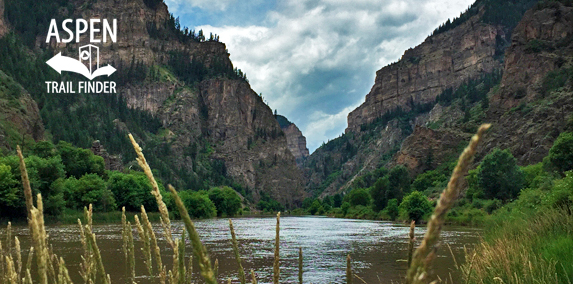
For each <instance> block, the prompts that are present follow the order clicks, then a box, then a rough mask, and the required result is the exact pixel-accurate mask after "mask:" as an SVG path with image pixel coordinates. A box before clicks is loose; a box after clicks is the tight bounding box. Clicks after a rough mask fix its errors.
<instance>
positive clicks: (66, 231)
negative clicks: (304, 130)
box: [2, 217, 480, 284]
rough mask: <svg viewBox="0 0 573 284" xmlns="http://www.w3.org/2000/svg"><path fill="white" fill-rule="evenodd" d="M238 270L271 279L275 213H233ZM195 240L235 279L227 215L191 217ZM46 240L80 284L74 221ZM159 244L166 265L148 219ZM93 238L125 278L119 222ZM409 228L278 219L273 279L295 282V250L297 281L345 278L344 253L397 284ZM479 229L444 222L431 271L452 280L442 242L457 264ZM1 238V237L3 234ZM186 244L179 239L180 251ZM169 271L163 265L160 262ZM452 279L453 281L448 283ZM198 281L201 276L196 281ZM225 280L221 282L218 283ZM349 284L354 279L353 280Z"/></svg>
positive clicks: (22, 234) (112, 269) (109, 266)
mask: <svg viewBox="0 0 573 284" xmlns="http://www.w3.org/2000/svg"><path fill="white" fill-rule="evenodd" d="M233 224H234V227H235V232H236V235H237V239H238V242H239V250H240V253H241V256H242V258H243V260H244V261H243V267H244V268H245V271H247V274H248V277H249V279H250V273H248V271H249V270H250V269H254V271H255V273H256V275H257V278H258V280H259V283H272V266H273V259H274V255H273V253H274V241H275V224H276V218H270V217H269V218H259V217H257V218H233ZM195 225H196V227H197V230H198V232H199V234H200V236H201V240H202V241H203V244H205V245H206V246H207V249H208V251H209V254H210V256H211V258H212V261H213V262H214V260H215V259H218V260H219V279H220V282H222V281H223V280H226V279H227V278H228V277H231V278H233V279H234V281H233V283H238V281H237V280H236V279H237V278H236V276H237V272H236V269H237V264H236V262H235V260H234V256H233V251H232V247H231V243H230V232H229V222H228V219H209V220H200V221H195ZM183 229H184V226H183V223H181V222H179V221H175V222H173V231H174V232H175V234H174V236H176V237H180V236H181V230H183ZM46 230H47V232H48V235H49V240H50V244H52V245H53V247H54V252H55V253H56V254H57V255H59V256H62V257H63V258H64V260H65V261H66V263H67V267H68V269H69V270H70V274H71V277H72V279H73V280H74V283H82V281H80V279H81V278H80V276H79V273H78V271H79V263H80V260H81V259H80V255H81V253H82V249H81V243H80V238H79V234H78V226H77V225H61V226H47V228H46ZM154 230H156V234H158V237H159V238H160V240H159V246H160V247H161V248H162V255H163V257H162V259H163V263H164V264H166V265H168V266H170V264H171V263H172V252H171V251H170V250H169V249H168V245H167V243H166V242H165V241H164V239H163V238H162V234H161V233H160V232H161V227H160V225H159V224H154ZM94 232H95V234H96V235H97V243H98V246H99V248H100V250H101V253H102V258H103V259H104V266H105V268H106V272H107V273H108V274H110V276H111V279H112V283H126V282H127V281H126V277H125V272H126V261H125V259H124V257H123V252H122V249H121V247H122V240H121V225H120V224H106V225H94ZM408 232H409V227H408V226H406V225H402V224H396V223H391V222H382V221H368V220H350V219H338V218H326V217H282V218H281V231H280V236H281V241H280V244H281V246H280V249H281V250H280V258H281V262H280V266H281V278H280V279H281V283H297V281H298V248H299V247H300V248H302V250H303V255H304V257H303V258H304V270H303V271H304V282H305V283H345V277H346V276H345V269H346V255H347V254H350V255H351V257H352V266H353V270H354V272H355V273H356V275H358V276H359V277H360V278H362V279H364V280H365V281H366V282H367V283H369V284H374V283H392V282H393V283H398V282H401V280H402V279H403V277H404V275H405V272H406V263H405V262H404V261H403V260H404V259H406V258H407V242H408ZM424 232H425V228H424V227H419V228H416V238H417V240H418V242H417V244H419V241H420V240H421V239H422V237H423V234H424ZM4 234H5V229H4V228H3V230H2V236H3V237H4ZM13 234H14V235H15V236H18V238H19V239H20V241H21V242H22V248H23V250H24V252H25V254H27V251H28V248H29V246H30V240H29V232H28V229H27V227H26V226H15V227H14V228H13ZM479 234H480V230H479V229H474V228H468V227H450V226H446V227H445V228H444V231H443V233H442V239H441V240H442V241H441V244H442V245H441V247H440V249H439V250H438V257H437V259H436V261H435V262H434V269H435V273H436V274H437V275H439V276H440V277H441V278H442V279H444V280H445V278H448V279H449V278H450V273H451V277H452V278H453V280H454V282H459V279H460V274H459V272H458V271H456V270H455V269H454V267H455V265H454V260H453V258H452V256H451V253H450V251H449V249H448V247H447V246H446V243H447V244H449V245H450V247H451V248H452V251H453V253H454V255H455V257H456V259H457V260H458V261H463V258H464V251H463V248H464V246H467V247H468V248H471V247H472V246H473V245H475V244H476V243H477V241H478V239H479ZM134 237H135V240H136V244H135V246H136V254H135V257H136V275H137V278H136V280H135V281H136V282H137V283H158V282H159V281H157V279H154V278H150V277H148V276H144V275H145V274H146V270H145V267H144V264H143V254H142V252H141V251H140V248H141V247H142V243H141V242H140V241H139V238H138V237H137V232H136V231H135V230H134ZM3 241H4V239H3ZM190 253H191V247H190V245H189V242H188V241H187V254H188V255H189V254H190ZM168 268H169V267H168ZM194 274H195V275H194V277H195V279H199V278H198V277H199V273H198V265H197V263H195V265H194ZM456 279H458V281H456ZM199 282H200V283H202V281H199ZM225 283H226V282H225ZM354 283H361V281H359V280H357V279H355V281H354Z"/></svg>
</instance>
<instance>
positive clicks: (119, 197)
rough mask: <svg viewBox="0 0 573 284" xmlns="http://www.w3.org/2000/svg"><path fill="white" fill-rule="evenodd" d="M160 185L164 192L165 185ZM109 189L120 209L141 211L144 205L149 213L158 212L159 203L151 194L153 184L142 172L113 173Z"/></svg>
mask: <svg viewBox="0 0 573 284" xmlns="http://www.w3.org/2000/svg"><path fill="white" fill-rule="evenodd" d="M158 185H159V188H160V190H161V191H164V189H163V185H161V183H158ZM107 188H108V189H109V190H111V192H112V193H113V195H114V197H115V200H116V202H117V205H118V207H119V208H121V207H124V206H125V209H126V210H128V211H140V210H141V205H143V206H145V210H147V211H156V210H157V202H156V201H155V197H153V195H152V194H151V190H152V189H151V184H150V183H149V180H148V179H147V177H146V176H145V174H144V173H142V172H132V173H129V174H124V173H121V172H115V171H114V172H111V173H110V176H109V179H108V181H107Z"/></svg>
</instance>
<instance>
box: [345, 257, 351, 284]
mask: <svg viewBox="0 0 573 284" xmlns="http://www.w3.org/2000/svg"><path fill="white" fill-rule="evenodd" d="M351 260H352V259H351V258H350V255H347V256H346V284H352V262H351Z"/></svg>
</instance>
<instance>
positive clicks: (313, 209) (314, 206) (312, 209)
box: [308, 199, 322, 215]
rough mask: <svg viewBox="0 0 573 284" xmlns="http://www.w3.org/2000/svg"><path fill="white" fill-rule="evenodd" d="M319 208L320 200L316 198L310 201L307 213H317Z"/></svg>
mask: <svg viewBox="0 0 573 284" xmlns="http://www.w3.org/2000/svg"><path fill="white" fill-rule="evenodd" d="M321 208H322V205H321V204H320V200H318V199H316V200H314V202H312V205H311V206H310V207H309V208H308V213H310V215H314V214H317V213H318V211H319V210H320V209H321Z"/></svg>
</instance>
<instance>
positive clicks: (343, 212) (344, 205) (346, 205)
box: [340, 202, 350, 216]
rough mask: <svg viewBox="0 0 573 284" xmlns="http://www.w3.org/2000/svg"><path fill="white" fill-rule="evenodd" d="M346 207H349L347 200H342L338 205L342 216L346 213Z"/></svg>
mask: <svg viewBox="0 0 573 284" xmlns="http://www.w3.org/2000/svg"><path fill="white" fill-rule="evenodd" d="M348 209H350V203H348V202H344V203H342V205H341V206H340V210H342V215H344V216H346V214H347V213H348Z"/></svg>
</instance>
